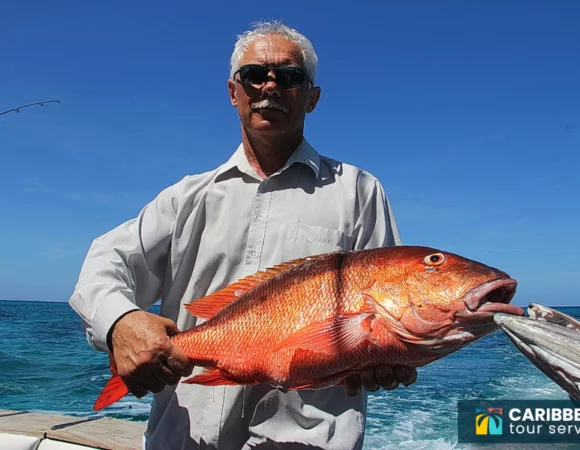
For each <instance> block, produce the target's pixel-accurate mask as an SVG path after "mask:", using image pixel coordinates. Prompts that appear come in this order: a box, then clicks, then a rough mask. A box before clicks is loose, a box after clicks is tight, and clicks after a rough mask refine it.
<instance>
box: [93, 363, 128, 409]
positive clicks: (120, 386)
mask: <svg viewBox="0 0 580 450" xmlns="http://www.w3.org/2000/svg"><path fill="white" fill-rule="evenodd" d="M109 361H110V370H111V375H112V376H111V378H109V381H108V382H107V384H106V385H105V387H104V388H103V390H102V391H101V393H100V394H99V397H98V398H97V400H96V401H95V404H94V405H93V409H94V410H95V411H100V410H101V409H103V408H106V407H107V406H110V405H112V404H113V403H115V402H117V401H119V400H121V399H122V398H123V397H125V395H127V394H128V393H129V389H128V388H127V386H126V385H125V383H124V382H123V380H122V379H121V377H120V376H119V374H118V373H117V365H116V364H115V359H114V358H113V355H109Z"/></svg>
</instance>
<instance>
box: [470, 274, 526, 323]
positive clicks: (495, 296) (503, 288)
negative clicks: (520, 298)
mask: <svg viewBox="0 0 580 450" xmlns="http://www.w3.org/2000/svg"><path fill="white" fill-rule="evenodd" d="M517 284H518V283H517V281H516V280H514V279H513V278H497V279H495V280H491V281H488V282H486V283H483V284H481V285H479V286H477V287H476V288H473V289H471V290H470V291H469V292H468V293H467V294H465V296H464V297H463V303H465V306H466V309H467V315H471V316H473V317H478V318H479V317H492V316H493V314H496V313H504V314H512V315H515V316H523V315H524V314H525V313H524V310H523V309H522V308H520V307H519V306H515V305H510V304H509V303H510V302H511V300H512V298H513V297H514V294H515V293H516V288H517Z"/></svg>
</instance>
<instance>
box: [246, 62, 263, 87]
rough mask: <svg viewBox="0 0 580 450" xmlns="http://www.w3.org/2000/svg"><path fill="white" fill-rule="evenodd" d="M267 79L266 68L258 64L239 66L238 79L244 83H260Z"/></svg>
mask: <svg viewBox="0 0 580 450" xmlns="http://www.w3.org/2000/svg"><path fill="white" fill-rule="evenodd" d="M267 79H268V69H267V68H266V67H260V66H244V67H242V68H240V80H241V81H242V83H245V84H252V85H257V86H259V85H261V84H262V83H264V82H265V81H266V80H267Z"/></svg>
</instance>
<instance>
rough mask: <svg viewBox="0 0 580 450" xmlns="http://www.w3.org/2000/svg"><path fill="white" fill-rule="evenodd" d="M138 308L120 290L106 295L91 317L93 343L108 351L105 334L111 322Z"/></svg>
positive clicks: (107, 332)
mask: <svg viewBox="0 0 580 450" xmlns="http://www.w3.org/2000/svg"><path fill="white" fill-rule="evenodd" d="M138 310H140V308H139V307H138V306H137V305H136V304H135V303H133V302H132V301H131V300H129V299H128V298H127V297H125V296H124V295H123V294H122V293H120V292H115V293H112V294H109V295H107V297H106V298H104V299H103V300H102V301H101V304H100V305H99V309H97V312H96V313H95V317H94V318H93V336H92V340H93V344H94V345H95V346H97V347H99V348H102V349H103V350H105V351H110V349H109V346H108V345H107V335H108V334H109V330H110V329H111V327H112V326H113V324H114V323H115V322H116V321H117V320H118V319H119V317H121V316H122V315H124V314H126V313H128V312H129V311H138Z"/></svg>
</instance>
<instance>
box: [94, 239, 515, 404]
mask: <svg viewBox="0 0 580 450" xmlns="http://www.w3.org/2000/svg"><path fill="white" fill-rule="evenodd" d="M516 285H517V282H516V280H514V279H512V278H510V276H509V275H508V274H506V273H505V272H502V271H501V270H498V269H495V268H493V267H489V266H486V265H484V264H482V263H479V262H477V261H473V260H470V259H467V258H464V257H462V256H459V255H456V254H453V253H449V252H445V251H441V250H437V249H433V248H428V247H417V246H398V247H386V248H377V249H369V250H354V251H346V252H335V253H327V254H323V255H317V256H312V257H307V258H302V259H299V260H295V261H290V262H287V263H284V264H280V265H278V266H275V267H272V268H269V269H267V270H264V271H261V272H258V273H256V274H254V275H251V276H248V277H246V278H243V279H242V280H240V281H238V282H237V283H234V284H232V285H229V286H227V287H225V288H223V289H222V290H219V291H217V292H215V293H213V294H210V295H208V296H206V297H203V298H200V299H197V300H194V301H192V302H190V303H188V304H186V305H185V308H187V310H188V311H189V312H190V313H191V314H193V315H195V316H197V317H200V318H203V319H207V320H206V321H205V322H204V323H202V324H200V325H198V326H196V327H194V328H192V329H189V330H187V331H184V332H181V333H178V334H176V335H175V336H172V337H171V338H170V339H171V340H172V342H173V343H174V344H175V345H177V346H178V347H179V348H181V349H182V350H183V351H184V352H185V354H186V355H187V357H188V358H189V359H190V361H191V362H192V363H193V364H194V365H196V366H202V367H204V368H205V369H204V371H203V372H202V373H200V374H198V375H195V376H193V377H191V378H188V379H184V380H182V381H181V382H182V383H197V384H201V385H207V386H218V385H254V384H259V383H268V384H270V385H272V386H275V387H277V388H279V389H282V390H291V389H321V388H325V387H329V386H333V385H337V384H341V382H342V381H343V380H344V379H345V378H346V377H347V376H349V375H350V374H353V373H356V372H361V371H365V370H369V369H373V368H375V367H377V366H379V365H391V366H399V365H405V366H408V367H413V368H416V367H420V366H425V365H427V364H429V363H432V362H433V361H436V360H438V359H441V358H443V357H445V356H447V355H449V354H451V353H453V352H455V351H457V350H459V349H460V348H462V347H464V346H466V345H468V344H470V343H472V342H474V341H475V340H477V339H479V338H481V337H483V336H486V335H488V334H489V333H491V332H493V331H495V330H497V329H498V325H497V324H496V323H495V322H494V320H493V316H494V314H496V313H505V314H512V315H517V316H523V315H524V311H523V309H522V308H520V307H518V306H514V305H510V304H509V302H510V301H511V299H512V297H513V296H514V294H515V291H516ZM111 372H112V374H113V377H112V378H111V379H110V380H109V382H108V383H107V385H106V386H105V387H104V389H103V391H102V392H101V394H100V396H99V398H98V399H97V401H96V402H95V405H94V409H95V410H97V411H98V410H100V409H103V408H105V407H107V406H109V405H111V404H112V403H114V402H116V401H118V400H119V399H121V398H122V397H124V396H125V395H127V394H128V392H129V391H128V389H127V387H126V386H125V384H124V383H123V381H122V380H121V378H120V377H119V376H118V375H117V374H116V371H115V361H114V359H113V357H111Z"/></svg>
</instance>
